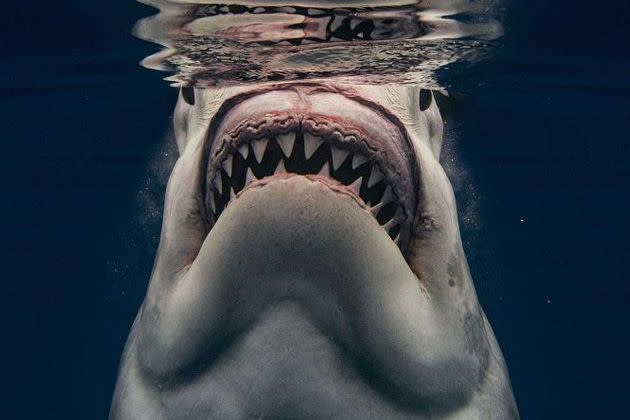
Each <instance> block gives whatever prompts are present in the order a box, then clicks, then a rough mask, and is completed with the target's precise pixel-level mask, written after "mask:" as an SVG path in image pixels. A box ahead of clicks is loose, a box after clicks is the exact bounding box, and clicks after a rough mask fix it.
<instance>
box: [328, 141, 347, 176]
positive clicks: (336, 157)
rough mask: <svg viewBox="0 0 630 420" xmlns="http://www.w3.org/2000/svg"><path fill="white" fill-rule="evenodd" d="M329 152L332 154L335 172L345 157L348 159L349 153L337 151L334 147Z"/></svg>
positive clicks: (341, 150)
mask: <svg viewBox="0 0 630 420" xmlns="http://www.w3.org/2000/svg"><path fill="white" fill-rule="evenodd" d="M330 151H331V154H332V164H333V169H334V170H335V171H336V170H337V169H339V167H340V166H341V164H342V163H343V161H344V160H346V157H348V154H349V153H350V152H349V151H348V150H345V149H338V148H336V147H334V146H333V147H331V148H330Z"/></svg>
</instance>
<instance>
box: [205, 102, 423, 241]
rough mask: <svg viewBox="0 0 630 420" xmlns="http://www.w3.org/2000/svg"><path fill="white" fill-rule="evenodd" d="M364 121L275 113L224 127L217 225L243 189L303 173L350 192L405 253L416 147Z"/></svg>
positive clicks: (218, 156) (215, 199)
mask: <svg viewBox="0 0 630 420" xmlns="http://www.w3.org/2000/svg"><path fill="white" fill-rule="evenodd" d="M363 123H364V124H365V122H363ZM358 126H359V124H355V125H354V126H353V125H352V124H348V122H347V121H343V122H340V121H339V118H335V117H333V116H321V115H317V116H311V115H308V114H306V115H304V114H300V115H283V114H280V115H278V114H274V115H271V116H270V115H266V116H263V117H260V118H248V119H246V120H245V121H244V122H241V123H240V124H238V125H237V126H236V127H230V129H228V130H224V132H223V133H222V135H220V136H219V137H218V138H215V139H214V141H213V142H212V147H211V148H210V152H209V154H210V156H209V157H208V167H207V178H206V188H205V194H206V208H207V214H208V218H209V219H210V222H211V224H214V223H216V222H217V221H218V220H219V218H220V216H221V214H222V212H223V211H224V209H225V208H226V207H227V206H228V205H230V203H231V202H232V201H233V200H235V199H236V198H237V197H238V196H239V194H240V193H241V192H242V191H244V190H247V189H248V188H251V187H255V186H257V185H261V184H266V183H269V182H272V181H273V180H274V179H278V178H286V177H287V176H292V175H303V176H307V177H309V178H311V179H319V180H321V181H322V182H324V183H325V184H326V185H328V186H329V187H330V188H332V189H333V190H335V191H338V192H342V193H346V194H350V195H352V196H353V197H354V198H355V199H356V201H357V202H359V204H360V205H361V206H363V207H364V208H366V209H369V211H370V212H371V213H372V215H373V216H374V218H375V219H376V220H377V221H378V223H379V224H380V225H381V226H382V228H383V229H384V230H385V231H386V232H387V234H388V235H389V237H390V238H391V239H392V240H393V241H394V242H395V243H396V244H397V245H398V246H399V247H400V248H401V250H403V252H404V251H405V250H406V247H407V245H408V242H409V238H410V236H411V227H412V224H413V218H414V213H415V211H414V209H415V205H414V198H415V197H414V194H413V191H414V190H413V188H412V182H411V179H412V176H411V175H410V172H411V171H410V170H409V168H408V165H407V164H408V163H409V161H408V160H409V159H408V157H409V154H410V152H409V151H407V150H406V148H405V147H402V148H401V145H400V144H394V143H395V142H394V141H393V139H391V138H390V139H375V138H374V137H373V136H371V135H370V134H367V133H366V131H369V130H364V129H361V128H358ZM371 134H373V133H371ZM398 143H401V142H400V141H399V142H398ZM394 146H398V147H394ZM401 150H403V151H404V152H401Z"/></svg>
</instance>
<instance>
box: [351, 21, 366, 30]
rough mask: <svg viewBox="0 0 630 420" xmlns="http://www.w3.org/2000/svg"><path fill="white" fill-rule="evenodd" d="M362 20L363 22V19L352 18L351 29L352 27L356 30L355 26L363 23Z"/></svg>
mask: <svg viewBox="0 0 630 420" xmlns="http://www.w3.org/2000/svg"><path fill="white" fill-rule="evenodd" d="M361 22H363V21H362V20H361V19H352V20H351V21H350V29H352V30H353V31H354V28H356V27H357V25H358V24H359V23H361Z"/></svg>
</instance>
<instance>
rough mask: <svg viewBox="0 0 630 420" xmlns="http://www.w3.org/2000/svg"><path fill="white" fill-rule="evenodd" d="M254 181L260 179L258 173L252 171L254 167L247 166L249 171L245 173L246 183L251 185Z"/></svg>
mask: <svg viewBox="0 0 630 420" xmlns="http://www.w3.org/2000/svg"><path fill="white" fill-rule="evenodd" d="M254 181H258V178H256V175H254V173H253V172H252V168H247V172H246V173H245V185H249V184H251V183H252V182H254Z"/></svg>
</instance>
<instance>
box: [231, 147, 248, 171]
mask: <svg viewBox="0 0 630 420" xmlns="http://www.w3.org/2000/svg"><path fill="white" fill-rule="evenodd" d="M238 152H239V153H240V154H241V156H243V159H245V160H247V156H249V146H248V145H246V144H241V145H240V146H239V147H238ZM230 176H231V175H230Z"/></svg>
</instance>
